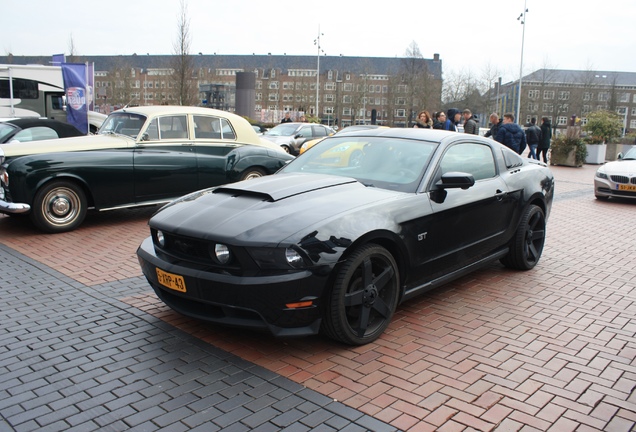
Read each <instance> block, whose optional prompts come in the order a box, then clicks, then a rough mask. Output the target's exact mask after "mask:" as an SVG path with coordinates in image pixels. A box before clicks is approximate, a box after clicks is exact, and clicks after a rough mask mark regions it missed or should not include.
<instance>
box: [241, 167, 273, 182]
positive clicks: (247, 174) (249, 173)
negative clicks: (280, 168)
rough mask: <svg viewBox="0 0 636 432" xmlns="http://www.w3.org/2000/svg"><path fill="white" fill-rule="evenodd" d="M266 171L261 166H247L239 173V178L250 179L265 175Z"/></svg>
mask: <svg viewBox="0 0 636 432" xmlns="http://www.w3.org/2000/svg"><path fill="white" fill-rule="evenodd" d="M266 175H267V173H266V172H265V171H263V170H262V169H261V168H248V169H246V170H245V171H243V174H241V180H251V179H255V178H259V177H263V176H266Z"/></svg>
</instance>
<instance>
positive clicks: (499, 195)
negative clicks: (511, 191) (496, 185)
mask: <svg viewBox="0 0 636 432" xmlns="http://www.w3.org/2000/svg"><path fill="white" fill-rule="evenodd" d="M506 195H508V192H504V191H502V190H500V189H497V192H495V198H497V201H501V200H502V199H503V198H504V197H505V196H506Z"/></svg>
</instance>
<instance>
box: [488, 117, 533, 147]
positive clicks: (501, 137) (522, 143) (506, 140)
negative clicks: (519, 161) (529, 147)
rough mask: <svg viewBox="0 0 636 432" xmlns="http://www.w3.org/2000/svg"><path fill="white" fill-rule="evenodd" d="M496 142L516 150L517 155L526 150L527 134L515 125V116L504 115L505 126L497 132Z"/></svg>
mask: <svg viewBox="0 0 636 432" xmlns="http://www.w3.org/2000/svg"><path fill="white" fill-rule="evenodd" d="M495 141H498V142H500V143H502V144H503V145H505V146H506V147H508V148H510V149H512V150H514V151H515V152H517V154H521V152H522V151H523V150H524V149H525V148H526V134H525V132H524V131H523V129H521V126H519V125H518V124H516V123H515V116H514V114H511V113H506V114H504V119H503V124H502V125H501V127H500V128H499V131H498V132H497V136H496V137H495Z"/></svg>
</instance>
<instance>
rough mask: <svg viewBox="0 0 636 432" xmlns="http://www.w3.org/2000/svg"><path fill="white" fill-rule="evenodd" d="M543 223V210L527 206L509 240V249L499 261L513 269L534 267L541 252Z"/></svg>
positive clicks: (543, 241) (543, 232) (543, 242)
mask: <svg viewBox="0 0 636 432" xmlns="http://www.w3.org/2000/svg"><path fill="white" fill-rule="evenodd" d="M545 225H546V221H545V214H544V213H543V210H542V209H541V208H540V207H538V206H536V205H530V206H528V208H527V209H526V211H525V212H524V214H523V217H522V218H521V221H520V223H519V227H518V228H517V232H516V233H515V236H514V237H513V238H512V241H511V242H510V251H509V252H508V255H506V256H505V257H503V258H502V259H501V260H500V261H501V263H502V264H503V265H505V266H506V267H509V268H512V269H515V270H530V269H532V268H534V266H535V265H537V263H538V262H539V258H541V253H542V252H543V245H544V244H545Z"/></svg>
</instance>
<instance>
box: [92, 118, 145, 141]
mask: <svg viewBox="0 0 636 432" xmlns="http://www.w3.org/2000/svg"><path fill="white" fill-rule="evenodd" d="M145 122H146V116H143V115H140V114H132V113H123V112H121V113H112V114H111V115H109V116H108V118H107V119H106V120H104V124H103V125H102V127H100V128H99V133H100V134H113V133H115V134H120V135H128V136H129V137H132V138H137V135H139V131H140V130H141V127H142V126H143V125H144V123H145Z"/></svg>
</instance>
